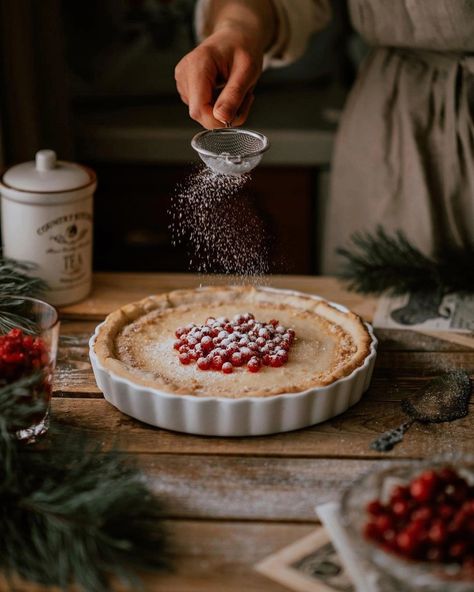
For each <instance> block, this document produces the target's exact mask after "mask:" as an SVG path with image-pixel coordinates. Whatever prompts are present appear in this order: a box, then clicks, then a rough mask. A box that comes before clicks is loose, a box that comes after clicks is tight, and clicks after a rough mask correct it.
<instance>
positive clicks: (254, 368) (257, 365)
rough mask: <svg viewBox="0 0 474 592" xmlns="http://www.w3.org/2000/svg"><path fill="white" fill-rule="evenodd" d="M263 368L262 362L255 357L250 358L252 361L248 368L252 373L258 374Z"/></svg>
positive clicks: (249, 362)
mask: <svg viewBox="0 0 474 592" xmlns="http://www.w3.org/2000/svg"><path fill="white" fill-rule="evenodd" d="M261 367H262V364H261V362H260V360H259V359H258V358H257V357H255V356H253V357H252V358H250V360H249V361H248V364H247V368H248V369H249V370H250V372H258V371H259V370H260V368H261Z"/></svg>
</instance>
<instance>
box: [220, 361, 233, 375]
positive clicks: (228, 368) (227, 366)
mask: <svg viewBox="0 0 474 592" xmlns="http://www.w3.org/2000/svg"><path fill="white" fill-rule="evenodd" d="M233 371H234V367H233V366H232V364H231V363H230V362H224V364H222V372H224V374H232V372H233Z"/></svg>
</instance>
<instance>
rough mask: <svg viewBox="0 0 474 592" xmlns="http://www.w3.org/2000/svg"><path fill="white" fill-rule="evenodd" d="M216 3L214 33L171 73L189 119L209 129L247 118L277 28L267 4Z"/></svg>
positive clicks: (243, 0)
mask: <svg viewBox="0 0 474 592" xmlns="http://www.w3.org/2000/svg"><path fill="white" fill-rule="evenodd" d="M217 4H218V6H219V5H220V10H216V12H217V16H215V18H214V22H213V24H212V33H211V34H210V35H209V36H208V37H207V38H206V39H205V41H203V43H201V44H200V45H199V46H198V47H196V49H194V50H193V51H191V52H190V53H189V54H188V55H186V56H185V57H184V58H183V59H182V60H181V61H180V62H179V64H178V65H177V66H176V70H175V78H176V85H177V88H178V92H179V94H180V96H181V98H182V100H183V101H184V103H186V105H188V106H189V115H190V117H191V118H192V119H194V120H196V121H198V122H199V123H201V124H202V125H203V126H204V127H206V128H209V129H211V128H215V127H222V126H223V125H225V124H226V123H232V125H241V124H242V123H243V122H244V121H245V120H246V118H247V115H248V113H249V110H250V107H251V105H252V102H253V99H254V96H253V87H254V86H255V84H256V82H257V80H258V78H259V76H260V74H261V72H262V63H263V55H264V51H265V48H266V46H267V45H268V43H269V40H270V41H271V38H272V36H273V34H274V28H275V26H274V22H273V19H272V18H271V17H273V9H272V5H271V2H270V0H259V2H258V3H255V0H250V2H249V1H248V0H236V1H227V2H222V0H221V1H220V2H217ZM255 4H257V6H258V8H255V7H254V6H255ZM268 11H270V12H268ZM269 15H270V18H269ZM220 89H221V90H220ZM219 90H220V94H219Z"/></svg>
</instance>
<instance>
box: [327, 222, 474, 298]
mask: <svg viewBox="0 0 474 592" xmlns="http://www.w3.org/2000/svg"><path fill="white" fill-rule="evenodd" d="M351 240H352V247H350V248H347V249H339V250H338V253H339V254H341V255H342V256H343V257H344V258H345V259H346V261H345V265H344V268H343V271H342V273H341V274H340V277H341V278H342V279H343V280H346V281H347V282H348V287H349V289H350V290H353V291H355V292H361V293H363V294H369V293H374V294H381V293H382V292H385V291H388V292H389V293H391V294H392V295H401V294H406V293H409V292H441V293H443V294H446V293H449V292H472V291H474V263H473V262H474V248H466V249H462V248H456V247H449V248H446V249H445V250H444V251H443V252H441V253H438V254H436V255H435V256H433V257H428V256H426V255H424V254H423V253H422V252H421V251H420V250H419V249H417V248H416V247H415V246H413V245H412V244H411V243H410V242H409V241H408V240H407V238H406V236H405V235H404V234H403V233H402V232H400V231H399V232H397V233H396V234H395V235H394V236H389V235H387V233H386V232H385V230H384V229H383V228H381V227H379V228H378V229H377V231H376V232H375V234H369V233H356V234H355V235H353V236H352V239H351Z"/></svg>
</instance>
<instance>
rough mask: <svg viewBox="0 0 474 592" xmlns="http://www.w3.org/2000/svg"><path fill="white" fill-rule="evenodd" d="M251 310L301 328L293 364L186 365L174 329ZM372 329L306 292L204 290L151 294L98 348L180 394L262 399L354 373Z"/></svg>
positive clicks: (122, 315)
mask: <svg viewBox="0 0 474 592" xmlns="http://www.w3.org/2000/svg"><path fill="white" fill-rule="evenodd" d="M244 312H251V313H252V314H253V315H254V316H255V318H256V319H257V320H261V321H265V322H268V321H269V320H270V319H278V321H279V322H280V323H281V324H282V325H284V326H285V327H291V328H292V329H294V330H295V332H296V339H295V341H294V343H293V344H292V346H291V350H290V352H289V359H288V362H287V363H286V364H285V365H283V366H281V367H278V368H274V367H270V366H263V367H262V368H261V370H260V371H259V372H258V373H252V372H249V371H248V369H247V368H246V367H245V366H244V367H239V368H234V371H233V373H232V374H225V373H222V372H215V371H209V370H204V371H203V370H200V369H199V368H198V367H197V365H196V364H194V363H193V364H189V365H183V364H181V363H180V361H179V355H178V353H177V351H176V350H175V349H174V348H173V344H174V343H175V341H176V337H175V330H176V328H177V327H179V326H183V325H187V324H189V323H195V324H198V325H199V324H203V323H205V321H206V319H207V318H208V317H210V316H212V317H234V316H235V315H237V314H241V313H244ZM370 341H371V339H370V335H369V333H368V331H367V329H366V327H365V325H364V323H363V322H362V321H361V319H360V318H359V317H358V316H357V315H354V314H353V313H344V312H341V311H339V310H338V309H336V308H334V307H333V306H331V305H329V304H328V303H327V302H325V301H322V300H317V299H315V298H311V297H309V296H305V295H303V294H301V295H300V294H296V293H295V294H293V293H287V292H284V291H278V290H271V289H265V288H253V287H228V288H198V289H195V290H177V291H175V292H170V293H168V294H163V295H159V296H151V297H149V298H146V299H144V300H142V301H140V302H137V303H134V304H130V305H127V306H125V307H123V308H121V309H119V310H118V311H116V312H114V313H112V314H110V315H109V316H108V317H107V319H106V321H105V323H104V324H103V325H102V327H101V328H100V330H99V333H98V335H97V338H96V342H95V346H94V348H95V352H96V354H97V356H98V359H99V361H100V362H101V363H102V365H103V366H105V368H107V369H109V370H111V371H113V373H114V374H117V375H119V376H122V377H125V378H128V379H129V380H131V381H133V382H135V383H137V384H140V385H145V386H150V387H154V388H157V389H159V390H162V391H166V392H169V393H176V394H190V395H195V396H200V397H203V396H215V397H229V398H239V397H249V396H252V397H258V396H270V395H277V394H282V393H294V392H300V391H305V390H307V389H309V388H311V387H317V386H325V385H328V384H331V383H332V382H334V381H335V380H338V379H339V378H342V377H344V376H348V375H349V374H350V373H351V372H352V371H353V370H354V369H355V368H356V367H358V366H360V365H362V364H363V362H364V360H365V358H366V356H367V355H368V354H369V351H370Z"/></svg>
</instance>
